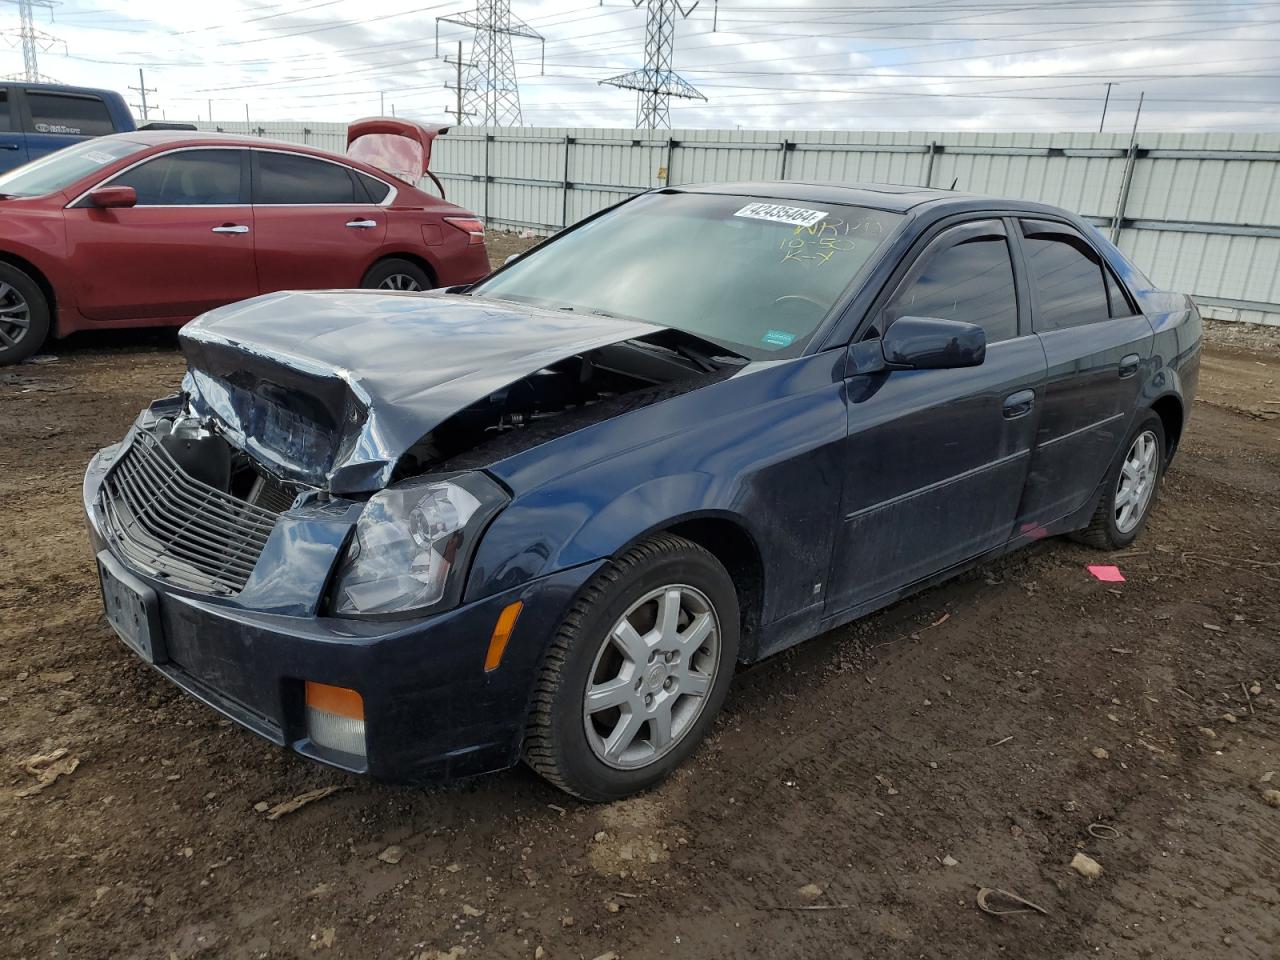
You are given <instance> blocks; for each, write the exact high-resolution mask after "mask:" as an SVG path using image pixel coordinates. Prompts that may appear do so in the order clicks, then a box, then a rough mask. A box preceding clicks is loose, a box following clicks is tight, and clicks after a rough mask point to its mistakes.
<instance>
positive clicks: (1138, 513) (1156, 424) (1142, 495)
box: [1074, 413, 1165, 550]
mask: <svg viewBox="0 0 1280 960" xmlns="http://www.w3.org/2000/svg"><path fill="white" fill-rule="evenodd" d="M1164 444H1165V440H1164V424H1163V423H1162V422H1161V420H1160V418H1159V417H1158V416H1156V415H1155V414H1154V413H1149V414H1147V415H1146V416H1145V417H1143V418H1142V420H1141V422H1139V424H1138V425H1137V427H1135V428H1134V430H1133V432H1132V433H1130V434H1129V437H1128V439H1127V440H1126V441H1125V446H1124V450H1125V453H1124V456H1122V457H1121V458H1120V459H1119V460H1118V461H1117V462H1116V464H1115V465H1114V466H1113V467H1112V468H1111V471H1110V472H1109V473H1108V474H1107V479H1106V480H1105V481H1104V485H1103V490H1104V491H1105V492H1104V493H1103V495H1102V500H1101V501H1100V502H1099V503H1098V509H1097V510H1096V511H1095V512H1094V514H1093V519H1092V520H1090V521H1089V526H1087V527H1086V528H1085V529H1083V530H1081V531H1080V532H1078V533H1076V534H1075V535H1074V536H1075V539H1076V540H1079V541H1080V542H1081V543H1085V544H1088V545H1089V546H1091V547H1094V548H1096V549H1098V550H1120V549H1122V548H1123V547H1127V546H1129V544H1131V543H1133V541H1134V540H1135V539H1137V536H1138V534H1139V533H1141V532H1142V528H1143V527H1145V526H1146V525H1147V517H1149V516H1150V515H1151V507H1152V506H1153V505H1154V504H1155V502H1156V494H1157V493H1158V492H1159V489H1160V481H1161V479H1162V478H1163V476H1164V467H1165V446H1164Z"/></svg>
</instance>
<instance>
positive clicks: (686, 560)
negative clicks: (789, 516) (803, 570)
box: [525, 534, 739, 801]
mask: <svg viewBox="0 0 1280 960" xmlns="http://www.w3.org/2000/svg"><path fill="white" fill-rule="evenodd" d="M738 633H739V620H738V597H737V593H736V591H735V590H734V586H733V581H732V580H731V579H730V578H729V574H728V573H727V572H726V571H725V569H724V567H723V566H721V564H720V562H719V561H718V560H716V558H715V557H714V556H712V555H711V554H710V553H709V552H707V551H706V550H704V549H703V548H702V547H700V546H698V545H697V544H694V543H691V542H690V541H688V540H685V539H683V538H682V537H676V536H671V535H669V534H662V535H659V536H655V537H650V538H649V539H647V540H644V541H642V542H640V543H639V544H637V545H636V546H634V547H632V548H631V549H629V550H627V551H626V552H625V553H623V554H622V555H621V556H619V557H616V558H615V559H613V560H612V561H610V562H609V563H608V564H607V565H606V566H605V567H604V568H603V569H602V570H600V572H599V573H597V574H596V575H595V577H594V578H592V580H591V581H590V582H589V583H588V584H587V586H586V587H585V588H583V591H582V593H581V594H580V596H579V597H578V599H577V600H576V601H575V603H574V604H573V606H572V608H571V609H570V611H569V613H568V615H567V616H566V617H565V619H564V622H563V624H561V626H560V629H559V630H558V631H557V633H556V636H555V638H554V640H553V641H552V643H551V647H550V649H549V650H548V652H547V656H546V660H545V662H544V664H543V668H542V673H541V675H540V677H539V678H538V680H537V685H536V687H535V690H534V698H533V710H532V715H531V717H530V719H529V723H528V728H527V731H526V737H525V762H526V763H528V764H529V766H531V767H532V768H533V769H534V770H535V771H537V772H538V773H539V774H541V775H542V776H543V777H545V778H546V779H547V780H549V781H550V782H551V783H553V784H555V785H556V786H557V787H559V788H560V789H562V790H564V791H566V792H568V793H571V794H573V795H575V796H577V797H581V798H582V799H584V800H594V801H604V800H617V799H620V798H622V797H626V796H630V795H631V794H634V793H638V792H640V791H642V790H646V789H648V788H649V787H652V786H653V785H654V784H656V783H658V782H660V781H661V780H662V779H664V778H665V777H666V776H667V775H668V774H670V773H671V771H673V770H674V769H675V768H676V767H678V766H679V765H680V764H681V763H682V762H683V761H684V760H685V759H686V758H687V757H688V756H689V755H690V754H691V753H693V751H694V749H695V748H696V747H697V746H698V743H699V741H701V740H702V738H703V737H704V736H705V735H706V733H707V730H708V729H709V728H710V727H711V724H712V722H713V721H714V720H715V716H716V714H717V713H718V712H719V710H720V706H721V704H723V702H724V698H725V694H726V693H727V692H728V689H729V683H730V681H731V680H732V677H733V668H734V664H735V663H736V662H737V656H738Z"/></svg>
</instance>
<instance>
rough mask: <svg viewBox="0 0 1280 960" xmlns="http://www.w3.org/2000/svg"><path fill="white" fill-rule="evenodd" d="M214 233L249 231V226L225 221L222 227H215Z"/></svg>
mask: <svg viewBox="0 0 1280 960" xmlns="http://www.w3.org/2000/svg"><path fill="white" fill-rule="evenodd" d="M213 232H214V233H248V232H249V228H248V227H246V226H245V225H244V224H243V223H224V224H223V225H222V226H220V227H214V228H213Z"/></svg>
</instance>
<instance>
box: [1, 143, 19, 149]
mask: <svg viewBox="0 0 1280 960" xmlns="http://www.w3.org/2000/svg"><path fill="white" fill-rule="evenodd" d="M21 149H22V148H21V147H19V146H18V145H17V144H16V143H0V150H21Z"/></svg>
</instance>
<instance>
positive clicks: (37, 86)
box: [0, 80, 123, 99]
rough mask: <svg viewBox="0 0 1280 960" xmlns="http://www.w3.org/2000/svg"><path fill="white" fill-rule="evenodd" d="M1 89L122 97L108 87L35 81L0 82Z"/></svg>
mask: <svg viewBox="0 0 1280 960" xmlns="http://www.w3.org/2000/svg"><path fill="white" fill-rule="evenodd" d="M0 87H4V88H6V89H12V88H14V87H17V88H18V89H21V90H30V91H31V92H32V93H84V94H90V95H92V96H102V95H103V94H107V95H109V96H112V97H120V94H119V93H118V92H117V91H115V90H109V89H107V88H106V87H81V86H77V85H76V84H71V83H36V82H34V81H33V82H31V83H27V82H26V81H24V80H5V81H3V82H0ZM121 99H123V98H121Z"/></svg>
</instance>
